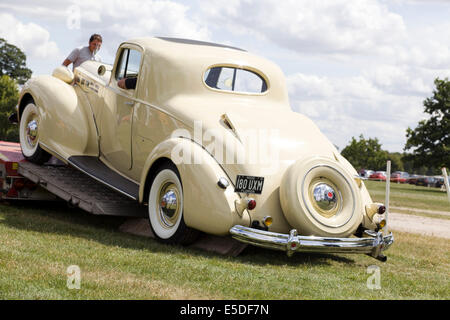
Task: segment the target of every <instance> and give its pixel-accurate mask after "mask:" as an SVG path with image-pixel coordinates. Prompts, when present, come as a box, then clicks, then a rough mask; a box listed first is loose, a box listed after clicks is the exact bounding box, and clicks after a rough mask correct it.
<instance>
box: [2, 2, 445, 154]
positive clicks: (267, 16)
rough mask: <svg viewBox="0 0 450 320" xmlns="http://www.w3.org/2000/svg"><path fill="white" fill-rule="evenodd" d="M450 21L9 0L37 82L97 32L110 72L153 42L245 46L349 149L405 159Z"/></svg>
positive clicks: (5, 25)
mask: <svg viewBox="0 0 450 320" xmlns="http://www.w3.org/2000/svg"><path fill="white" fill-rule="evenodd" d="M449 18H450V0H440V1H439V0H314V1H311V0H283V1H280V0H227V1H224V0H209V1H201V0H192V1H188V0H184V1H183V0H179V1H175V0H168V1H161V0H159V1H137V0H127V1H123V0H122V1H115V0H99V1H93V0H90V1H84V0H72V1H70V0H68V1H61V0H40V1H31V0H15V1H13V2H12V1H6V0H0V37H1V38H4V39H6V40H7V41H8V42H9V43H12V44H14V45H16V46H18V47H19V48H20V49H22V50H23V51H24V52H25V54H26V55H27V66H28V67H29V68H30V69H31V70H32V71H33V76H39V75H44V74H51V73H52V71H53V69H54V68H55V67H57V66H59V65H60V64H61V63H62V61H63V60H64V59H65V58H66V57H67V56H68V55H69V53H70V52H71V51H72V49H73V48H75V47H79V46H82V45H87V44H88V39H89V36H90V35H91V34H93V33H100V34H101V35H102V36H103V45H102V48H101V50H100V52H99V54H100V56H101V58H102V61H103V62H108V63H112V62H113V61H114V56H115V53H116V50H117V47H118V45H119V44H120V43H121V42H122V41H125V40H127V39H130V38H134V37H141V36H148V37H152V36H166V37H179V38H188V39H196V40H205V41H211V42H216V43H222V44H228V45H232V46H235V47H239V48H242V49H245V50H247V51H249V52H251V53H253V54H257V55H260V56H263V57H265V58H267V59H269V60H271V61H273V62H275V63H276V64H277V65H279V66H280V68H281V69H282V71H283V72H284V74H285V76H286V81H287V86H288V92H289V99H290V105H291V108H292V109H293V110H294V111H295V112H299V113H302V114H304V115H306V116H308V117H309V118H311V119H312V120H313V121H314V122H315V123H316V124H317V125H318V127H319V128H320V130H321V131H322V132H323V133H324V134H325V135H326V136H327V137H328V138H329V139H330V140H331V142H332V143H334V144H335V145H336V146H337V147H338V148H339V149H340V150H342V149H343V148H344V147H345V146H346V145H348V144H349V142H350V141H351V139H352V137H355V138H357V139H358V137H359V136H360V135H361V134H363V135H364V137H365V138H366V139H367V138H378V140H379V142H380V143H381V145H382V148H383V149H384V150H388V151H390V152H402V151H403V148H404V145H405V142H406V129H407V128H408V127H411V128H415V127H416V126H417V124H418V122H419V121H420V120H422V119H425V118H427V117H428V116H427V114H424V113H423V110H424V108H423V101H424V100H425V99H426V98H427V97H431V96H432V92H433V89H434V80H435V79H436V78H441V79H443V78H446V77H448V78H450V19H449Z"/></svg>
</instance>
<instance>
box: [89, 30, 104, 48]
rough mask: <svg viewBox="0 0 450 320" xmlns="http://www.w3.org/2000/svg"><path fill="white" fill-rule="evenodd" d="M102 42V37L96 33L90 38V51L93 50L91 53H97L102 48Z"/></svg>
mask: <svg viewBox="0 0 450 320" xmlns="http://www.w3.org/2000/svg"><path fill="white" fill-rule="evenodd" d="M102 41H103V39H102V36H101V35H99V34H96V33H94V34H93V35H92V36H91V37H90V38H89V50H91V52H93V53H97V52H98V50H100V47H101V46H102Z"/></svg>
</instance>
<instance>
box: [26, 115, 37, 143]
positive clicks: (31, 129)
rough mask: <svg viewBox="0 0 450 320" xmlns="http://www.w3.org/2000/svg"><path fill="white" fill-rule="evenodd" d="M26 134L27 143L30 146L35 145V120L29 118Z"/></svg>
mask: <svg viewBox="0 0 450 320" xmlns="http://www.w3.org/2000/svg"><path fill="white" fill-rule="evenodd" d="M26 135H27V141H28V144H29V145H30V146H32V147H34V146H35V145H36V141H37V136H38V123H37V121H36V120H31V121H30V122H28V124H27V128H26Z"/></svg>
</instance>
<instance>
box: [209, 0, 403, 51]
mask: <svg viewBox="0 0 450 320" xmlns="http://www.w3.org/2000/svg"><path fill="white" fill-rule="evenodd" d="M204 8H205V9H204V13H205V16H206V17H207V18H208V19H209V21H210V22H211V24H215V25H216V26H225V27H227V28H229V29H230V30H233V31H235V32H238V33H249V34H256V35H259V36H260V37H265V38H267V39H269V40H270V41H273V42H275V43H277V44H278V45H280V46H282V47H285V48H289V49H292V50H295V51H298V52H315V53H333V54H336V53H372V52H374V51H375V52H377V51H378V50H379V49H381V48H383V47H384V46H390V45H392V44H394V43H395V42H397V41H399V40H400V39H401V38H402V37H404V35H405V25H404V22H403V19H402V17H401V16H400V15H398V14H396V13H393V12H390V11H389V10H388V9H387V7H386V6H384V5H382V4H380V3H379V2H377V1H374V0H336V1H325V0H318V1H309V0H284V1H274V0H258V1H256V0H233V1H226V2H224V1H221V0H211V1H209V2H208V6H205V7H204Z"/></svg>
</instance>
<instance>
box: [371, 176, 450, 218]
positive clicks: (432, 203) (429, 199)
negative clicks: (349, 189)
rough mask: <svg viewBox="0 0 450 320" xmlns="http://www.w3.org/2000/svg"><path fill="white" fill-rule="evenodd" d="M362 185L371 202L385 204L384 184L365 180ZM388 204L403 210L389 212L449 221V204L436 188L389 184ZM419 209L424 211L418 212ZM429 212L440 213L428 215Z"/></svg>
mask: <svg viewBox="0 0 450 320" xmlns="http://www.w3.org/2000/svg"><path fill="white" fill-rule="evenodd" d="M364 183H365V185H366V187H367V189H368V190H369V193H370V195H371V196H372V200H373V201H375V202H382V203H384V202H385V195H386V182H382V181H368V180H365V181H364ZM389 204H390V206H393V207H401V208H403V209H397V208H396V209H392V210H391V211H395V212H401V213H409V214H416V215H421V216H428V217H436V218H441V219H450V202H449V201H448V197H447V193H445V192H442V191H440V190H439V189H438V188H427V187H420V186H415V185H411V184H404V183H401V184H399V183H392V182H391V193H390V200H389ZM408 208H410V210H408ZM421 209H423V210H424V211H420V210H421ZM430 211H438V212H441V213H440V214H439V213H430ZM442 213H444V214H442ZM445 213H447V214H445Z"/></svg>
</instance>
